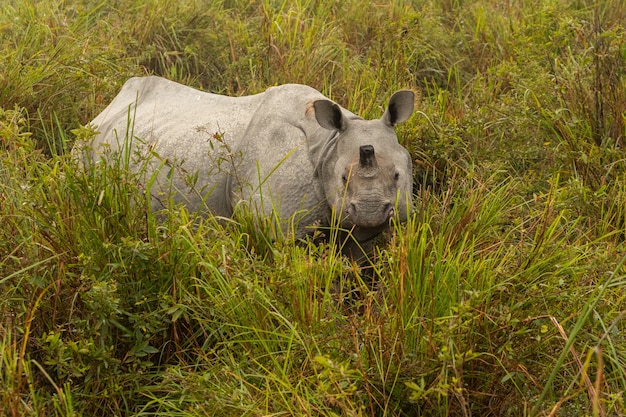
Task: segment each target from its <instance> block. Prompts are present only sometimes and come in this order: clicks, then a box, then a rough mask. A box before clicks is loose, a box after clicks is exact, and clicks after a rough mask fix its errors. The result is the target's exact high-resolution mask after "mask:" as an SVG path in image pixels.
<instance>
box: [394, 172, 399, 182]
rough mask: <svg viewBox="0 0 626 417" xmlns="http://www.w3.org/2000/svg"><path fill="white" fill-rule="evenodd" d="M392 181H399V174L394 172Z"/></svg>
mask: <svg viewBox="0 0 626 417" xmlns="http://www.w3.org/2000/svg"><path fill="white" fill-rule="evenodd" d="M393 179H394V180H396V181H398V180H399V179H400V173H399V172H396V174H395V175H394V176H393Z"/></svg>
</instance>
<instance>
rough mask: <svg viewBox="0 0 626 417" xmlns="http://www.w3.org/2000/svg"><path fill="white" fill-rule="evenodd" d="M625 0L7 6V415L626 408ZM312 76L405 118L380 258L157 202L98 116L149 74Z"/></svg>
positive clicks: (0, 66)
mask: <svg viewBox="0 0 626 417" xmlns="http://www.w3.org/2000/svg"><path fill="white" fill-rule="evenodd" d="M625 22H626V4H625V3H624V2H623V1H622V0H599V1H595V2H594V1H591V0H576V1H569V0H508V1H495V0H476V1H467V0H441V1H434V0H415V1H412V2H408V1H401V0H388V1H375V2H371V3H364V2H362V1H360V0H358V1H357V0H343V1H334V0H317V1H315V0H298V1H282V2H281V1H276V0H262V1H253V2H248V1H239V0H231V1H228V0H223V1H212V0H195V1H194V0H189V1H180V2H179V1H160V0H147V1H138V0H113V1H100V0H98V1H93V0H40V1H38V0H30V1H21V0H5V1H3V5H2V8H1V10H0V54H1V55H2V56H3V57H4V59H2V60H0V317H1V320H0V414H3V415H7V416H22V415H33V416H34V415H59V416H74V415H85V416H92V415H102V416H112V415H137V416H141V415H166V416H169V415H171V416H174V415H176V416H241V415H250V416H261V415H276V416H283V415H314V416H338V415H345V416H418V415H425V416H447V415H452V416H470V415H473V416H489V415H493V416H500V415H504V416H537V415H543V416H548V415H550V416H556V415H562V416H573V415H593V416H605V415H606V416H617V415H626V404H625V397H624V396H625V392H626V338H625V332H626V324H625V322H624V314H625V312H626V266H625V265H624V260H625V258H624V256H625V254H626V243H625V238H626V158H625V153H624V140H625V137H626V31H625ZM142 74H158V75H162V76H165V77H168V78H170V79H173V80H176V81H180V82H183V83H185V84H188V85H191V86H195V87H197V88H202V89H205V90H208V91H212V92H218V93H224V94H231V95H245V94H251V93H256V92H260V91H263V90H264V89H265V88H267V87H268V86H271V85H275V84H280V83H286V82H297V83H303V84H308V85H311V86H313V87H315V88H317V89H319V90H320V91H322V92H323V93H324V94H326V95H327V96H329V97H331V98H333V99H334V100H335V101H337V102H339V103H340V104H342V105H344V106H345V107H347V108H349V109H351V110H353V111H355V112H357V113H359V114H360V115H362V116H364V117H379V116H380V115H381V112H382V109H383V108H384V106H385V105H386V100H387V99H388V97H389V95H390V93H391V92H393V91H395V90H397V89H400V88H406V87H409V88H412V89H414V90H415V91H418V92H420V93H421V100H420V102H419V105H418V110H419V111H418V113H417V114H416V115H414V116H413V118H412V119H411V120H410V121H409V122H407V123H405V124H403V125H402V126H401V127H399V129H398V133H399V136H400V137H401V141H402V143H403V144H405V146H406V147H407V148H408V149H409V150H410V151H411V153H412V154H413V156H414V159H415V161H416V163H415V167H416V169H415V184H416V187H415V215H414V217H413V218H412V219H411V220H410V221H409V222H408V223H407V224H403V225H397V226H396V227H395V229H394V230H393V232H392V233H389V234H388V235H387V236H385V238H384V239H381V242H380V244H379V246H378V250H377V251H376V254H375V256H374V257H373V258H372V261H371V265H368V267H366V268H361V267H359V266H357V265H354V264H352V263H351V262H350V261H348V260H347V259H345V258H342V257H341V256H340V255H339V254H338V252H337V249H336V247H335V246H333V245H332V242H330V243H326V244H324V243H322V244H316V243H312V242H308V241H307V242H294V241H293V240H292V239H290V238H288V237H285V239H283V240H279V241H274V240H271V239H268V235H269V231H268V230H266V229H265V228H264V227H262V225H258V224H256V225H255V223H254V222H252V221H251V219H250V218H247V217H246V216H242V217H241V218H238V219H237V221H233V222H232V223H229V224H220V223H217V222H216V221H215V220H214V219H211V218H208V219H196V218H195V217H194V214H193V213H188V212H186V211H185V210H184V209H183V208H181V207H172V208H171V210H170V215H169V217H167V219H166V220H164V221H157V219H156V218H155V214H154V213H151V212H150V211H149V210H148V205H147V204H146V203H145V202H146V198H145V196H144V195H143V194H142V191H141V188H140V187H138V186H137V178H136V177H134V176H133V175H132V174H130V173H128V172H127V171H126V170H125V169H124V164H123V163H120V164H117V165H114V166H111V167H107V168H99V169H90V170H86V171H81V170H78V169H76V166H75V165H74V163H73V162H72V161H71V160H70V158H68V157H67V150H68V149H69V148H70V147H71V146H72V143H73V142H74V141H75V140H76V139H79V138H84V137H88V136H89V135H90V134H92V132H91V131H90V130H89V129H87V128H84V127H81V126H83V125H85V124H86V123H88V122H89V120H91V119H92V118H93V117H94V116H95V115H96V114H98V112H99V111H101V110H102V109H103V108H104V106H106V104H107V103H108V102H109V101H110V100H111V99H112V98H113V97H114V95H115V94H116V93H117V91H118V90H119V88H120V87H121V85H122V83H123V82H124V81H125V80H126V79H127V78H129V77H131V76H134V75H142Z"/></svg>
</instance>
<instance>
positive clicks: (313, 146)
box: [88, 77, 414, 241]
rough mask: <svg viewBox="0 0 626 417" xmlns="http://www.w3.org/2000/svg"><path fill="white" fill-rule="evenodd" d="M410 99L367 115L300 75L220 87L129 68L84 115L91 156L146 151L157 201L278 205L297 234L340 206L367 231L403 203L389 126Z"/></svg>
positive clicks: (347, 223) (405, 158)
mask: <svg viewBox="0 0 626 417" xmlns="http://www.w3.org/2000/svg"><path fill="white" fill-rule="evenodd" d="M413 101H414V96H413V93H412V92H410V91H401V92H398V93H396V94H395V95H394V96H393V97H392V98H391V100H390V103H389V107H388V108H387V110H386V111H385V114H384V115H383V117H382V118H381V119H379V120H369V121H368V120H363V119H361V118H359V117H357V116H356V115H354V114H353V113H351V112H349V111H348V110H345V109H343V108H342V107H340V106H338V105H337V104H334V103H333V102H331V101H329V100H328V99H326V98H325V97H324V96H323V95H322V94H321V93H319V92H318V91H316V90H315V89H313V88H310V87H307V86H304V85H296V84H288V85H281V86H277V87H272V88H269V89H268V90H267V91H265V92H264V93H260V94H256V95H252V96H246V97H227V96H221V95H215V94H210V93H206V92H202V91H198V90H195V89H193V88H190V87H186V86H184V85H181V84H178V83H175V82H172V81H168V80H166V79H163V78H159V77H142V78H132V79H130V80H128V81H127V82H126V83H125V84H124V86H123V87H122V90H121V91H120V93H119V94H118V95H117V96H116V97H115V98H114V100H113V101H112V102H111V104H109V106H108V107H106V108H105V109H104V111H102V113H100V114H99V115H98V116H97V117H96V118H95V119H94V120H93V121H92V122H91V124H92V125H93V126H94V127H95V129H96V130H97V131H98V132H99V133H98V134H97V135H96V136H95V138H94V139H93V142H92V143H91V144H90V145H89V152H88V153H89V157H90V158H91V159H92V161H95V162H99V161H100V160H101V159H103V157H106V156H107V155H110V152H112V151H122V152H124V151H125V150H126V152H128V149H132V151H131V152H132V154H133V156H132V160H134V161H137V160H139V159H141V158H143V157H145V158H149V159H150V163H149V164H148V165H147V166H148V168H147V171H148V172H146V173H145V175H146V182H149V183H150V184H151V193H152V205H153V209H155V210H158V209H160V208H163V207H165V203H164V202H165V201H166V200H165V198H169V197H170V196H171V197H172V198H174V200H175V201H176V202H180V203H184V204H185V205H186V206H187V207H188V208H189V209H190V210H191V211H208V212H212V213H213V214H215V215H217V216H224V217H230V216H232V215H233V212H234V210H235V209H236V208H237V207H238V206H239V205H242V204H246V205H249V206H250V208H251V209H252V210H254V211H255V212H257V213H258V214H259V215H271V214H272V213H274V214H278V215H279V217H280V219H281V223H282V228H283V230H285V231H287V232H291V233H293V234H295V235H296V236H302V235H304V234H306V233H309V232H311V231H312V230H313V229H312V227H311V226H324V225H329V224H330V223H331V219H332V218H333V215H337V217H335V218H336V219H340V220H339V221H340V224H341V226H342V227H343V228H345V229H348V230H352V232H353V235H354V236H355V237H356V239H357V240H358V241H363V240H367V239H370V238H371V237H373V236H375V235H376V234H378V233H379V232H380V231H381V230H382V229H384V227H386V226H387V225H388V224H389V220H390V218H391V217H394V216H395V217H397V218H398V219H400V220H401V221H403V220H406V218H407V215H408V213H409V212H410V201H411V194H412V163H411V158H410V156H409V153H408V152H407V151H406V150H405V149H404V148H403V147H402V146H401V145H400V144H399V143H398V140H397V137H396V134H395V132H394V130H393V126H394V125H395V124H396V123H399V122H402V121H404V120H406V119H408V118H409V117H410V115H411V113H412V111H413ZM129 138H132V147H128V139H129ZM104 159H105V158H104ZM137 165H139V163H138V162H137ZM333 213H335V214H333Z"/></svg>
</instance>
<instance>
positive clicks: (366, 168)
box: [359, 145, 378, 177]
mask: <svg viewBox="0 0 626 417" xmlns="http://www.w3.org/2000/svg"><path fill="white" fill-rule="evenodd" d="M359 168H360V170H359V171H360V172H361V174H362V175H363V176H366V177H371V176H374V175H376V173H377V172H378V162H376V155H375V154H374V147H373V146H372V145H363V146H361V147H359Z"/></svg>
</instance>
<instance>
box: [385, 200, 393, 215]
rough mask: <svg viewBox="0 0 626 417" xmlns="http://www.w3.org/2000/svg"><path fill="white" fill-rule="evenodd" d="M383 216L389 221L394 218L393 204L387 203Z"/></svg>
mask: <svg viewBox="0 0 626 417" xmlns="http://www.w3.org/2000/svg"><path fill="white" fill-rule="evenodd" d="M383 215H384V217H385V218H387V219H388V218H390V217H391V216H393V204H391V203H386V204H385V205H383Z"/></svg>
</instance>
